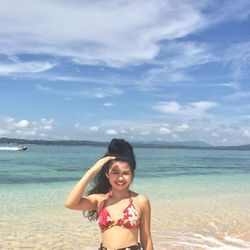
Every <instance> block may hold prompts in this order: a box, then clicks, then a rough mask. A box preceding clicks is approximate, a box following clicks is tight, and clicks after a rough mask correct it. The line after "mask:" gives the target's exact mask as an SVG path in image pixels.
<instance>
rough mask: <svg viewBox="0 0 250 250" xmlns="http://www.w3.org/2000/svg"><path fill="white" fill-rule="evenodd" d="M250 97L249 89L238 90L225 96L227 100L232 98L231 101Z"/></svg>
mask: <svg viewBox="0 0 250 250" xmlns="http://www.w3.org/2000/svg"><path fill="white" fill-rule="evenodd" d="M249 97H250V92H249V91H246V92H243V91H237V92H235V93H233V94H231V95H228V96H225V97H224V98H225V99H226V100H231V101H237V100H240V99H244V98H249Z"/></svg>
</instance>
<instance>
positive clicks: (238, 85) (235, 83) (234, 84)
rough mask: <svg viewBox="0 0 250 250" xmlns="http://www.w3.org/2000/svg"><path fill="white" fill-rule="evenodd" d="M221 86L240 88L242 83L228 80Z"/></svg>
mask: <svg viewBox="0 0 250 250" xmlns="http://www.w3.org/2000/svg"><path fill="white" fill-rule="evenodd" d="M221 86H224V87H228V88H232V89H236V90H238V89H240V83H238V82H228V83H223V84H221Z"/></svg>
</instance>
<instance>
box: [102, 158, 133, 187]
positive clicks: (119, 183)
mask: <svg viewBox="0 0 250 250" xmlns="http://www.w3.org/2000/svg"><path fill="white" fill-rule="evenodd" d="M106 176H107V178H108V179H109V182H110V185H111V186H112V188H114V189H117V190H124V189H127V188H128V187H129V185H130V183H131V181H132V177H133V174H132V171H131V169H130V166H129V164H128V163H127V162H125V161H112V162H111V165H110V168H109V171H108V173H107V174H106Z"/></svg>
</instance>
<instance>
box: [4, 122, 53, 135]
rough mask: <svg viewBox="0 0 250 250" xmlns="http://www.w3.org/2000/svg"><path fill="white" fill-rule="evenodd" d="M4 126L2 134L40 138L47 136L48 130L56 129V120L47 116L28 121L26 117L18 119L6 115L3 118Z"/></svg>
mask: <svg viewBox="0 0 250 250" xmlns="http://www.w3.org/2000/svg"><path fill="white" fill-rule="evenodd" d="M2 126H3V127H2V128H1V129H0V130H1V131H0V132H1V133H0V134H1V135H2V136H9V135H11V136H17V137H25V138H26V137H29V138H33V137H35V138H40V137H46V135H47V132H49V131H53V130H54V128H55V121H54V120H53V119H45V118H42V119H41V120H39V121H28V120H26V119H21V120H17V119H15V118H13V117H4V118H2Z"/></svg>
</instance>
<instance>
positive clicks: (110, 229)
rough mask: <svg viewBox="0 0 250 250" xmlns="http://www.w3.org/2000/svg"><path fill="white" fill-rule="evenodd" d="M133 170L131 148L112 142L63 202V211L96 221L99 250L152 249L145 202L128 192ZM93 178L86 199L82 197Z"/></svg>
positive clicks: (149, 217)
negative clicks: (81, 214) (100, 237)
mask: <svg viewBox="0 0 250 250" xmlns="http://www.w3.org/2000/svg"><path fill="white" fill-rule="evenodd" d="M135 167H136V162H135V156H134V152H133V148H132V146H131V145H130V144H129V143H128V142H126V141H125V140H123V139H113V140H112V141H111V142H110V144H109V146H108V151H107V153H106V155H105V157H104V158H102V159H100V160H98V161H97V162H96V163H95V164H94V165H93V166H92V167H91V168H90V169H89V170H88V171H87V172H86V173H85V175H84V176H83V177H82V178H81V179H80V181H79V182H78V183H77V184H76V185H75V186H74V188H73V190H72V191H71V192H70V194H69V195H68V197H67V199H66V201H65V206H66V207H68V208H70V209H75V210H82V211H84V215H85V216H87V217H88V218H89V219H90V220H97V222H98V224H99V226H100V229H101V235H102V244H101V245H100V248H99V250H106V249H117V250H122V249H124V250H125V249H126V250H139V249H141V247H142V249H143V250H152V249H153V243H152V238H151V230H150V221H151V208H150V203H149V200H148V199H147V198H146V197H144V196H143V195H140V194H137V193H135V192H133V191H131V190H130V189H129V186H130V184H131V182H132V180H133V177H134V172H135ZM93 177H94V184H93V185H92V186H91V189H90V190H89V191H88V195H87V196H82V195H83V193H84V192H85V190H86V187H87V185H88V184H89V183H90V181H91V180H92V178H93ZM139 235H140V243H139V242H138V238H139Z"/></svg>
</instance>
